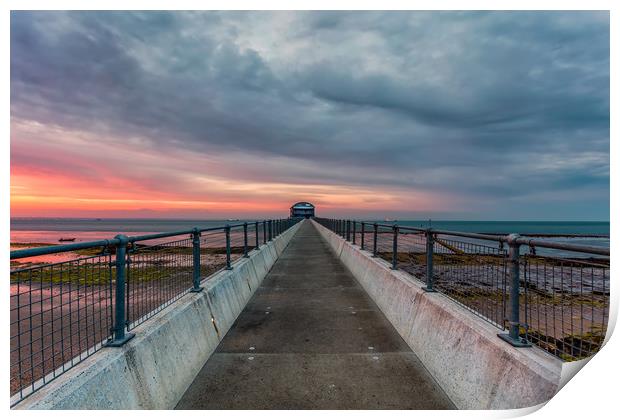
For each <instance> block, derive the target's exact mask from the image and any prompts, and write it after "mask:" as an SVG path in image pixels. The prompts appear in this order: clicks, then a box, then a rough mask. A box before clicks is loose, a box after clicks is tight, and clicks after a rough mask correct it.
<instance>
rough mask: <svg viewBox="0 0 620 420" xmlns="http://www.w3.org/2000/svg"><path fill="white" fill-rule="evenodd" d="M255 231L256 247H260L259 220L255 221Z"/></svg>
mask: <svg viewBox="0 0 620 420" xmlns="http://www.w3.org/2000/svg"><path fill="white" fill-rule="evenodd" d="M254 233H255V234H256V249H259V245H258V222H254Z"/></svg>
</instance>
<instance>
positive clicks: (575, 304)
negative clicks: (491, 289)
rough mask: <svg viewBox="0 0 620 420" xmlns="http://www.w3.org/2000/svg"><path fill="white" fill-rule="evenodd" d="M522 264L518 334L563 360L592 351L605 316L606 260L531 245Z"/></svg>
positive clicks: (604, 325)
mask: <svg viewBox="0 0 620 420" xmlns="http://www.w3.org/2000/svg"><path fill="white" fill-rule="evenodd" d="M520 264H521V279H520V282H521V290H522V292H521V297H520V312H521V318H522V319H523V321H524V327H523V328H522V329H521V331H520V334H521V335H522V336H523V337H525V338H527V340H528V341H530V342H532V343H534V344H536V345H538V346H539V347H541V348H543V349H545V350H547V351H548V352H550V353H552V354H554V355H556V356H558V357H560V358H562V359H564V360H567V361H573V360H578V359H581V358H584V357H588V356H591V355H593V354H594V353H596V352H597V351H598V350H599V349H600V347H601V345H602V343H603V340H604V339H605V333H606V332H607V323H608V321H609V292H610V290H609V260H608V259H604V258H594V257H592V256H578V257H569V258H558V257H548V256H537V255H536V254H535V253H532V251H531V250H530V252H528V253H527V254H525V255H523V256H522V257H521V260H520Z"/></svg>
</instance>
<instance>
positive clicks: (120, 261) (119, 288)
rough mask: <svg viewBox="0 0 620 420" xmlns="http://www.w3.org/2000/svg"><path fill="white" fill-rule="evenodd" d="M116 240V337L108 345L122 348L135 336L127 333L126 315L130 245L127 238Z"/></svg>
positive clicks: (117, 236) (120, 237) (118, 237)
mask: <svg viewBox="0 0 620 420" xmlns="http://www.w3.org/2000/svg"><path fill="white" fill-rule="evenodd" d="M115 239H118V240H119V243H118V245H116V261H115V265H116V293H115V296H114V315H115V316H114V337H113V338H112V340H111V341H108V342H107V343H106V346H108V347H120V346H122V345H123V344H125V343H126V342H128V341H129V340H131V339H132V338H133V337H134V336H135V334H133V333H126V332H125V328H126V323H127V318H126V314H125V279H126V275H127V273H126V270H125V268H126V266H127V244H128V243H129V241H128V238H127V236H125V235H116V237H115Z"/></svg>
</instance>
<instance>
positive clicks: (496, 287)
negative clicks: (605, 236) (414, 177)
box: [316, 219, 610, 361]
mask: <svg viewBox="0 0 620 420" xmlns="http://www.w3.org/2000/svg"><path fill="white" fill-rule="evenodd" d="M316 220H317V222H319V223H321V224H322V225H323V226H325V227H327V228H328V229H331V230H332V231H334V232H335V233H337V234H339V235H340V236H342V237H343V238H345V239H347V238H348V239H347V240H349V241H351V242H353V239H355V244H356V245H359V246H360V247H361V248H363V249H364V250H366V251H368V252H371V253H373V255H376V256H377V257H380V258H382V259H384V260H386V261H387V262H389V263H390V264H391V265H392V268H398V269H401V270H403V271H406V272H408V273H410V274H412V275H413V276H414V277H416V278H418V279H419V280H421V281H423V282H424V283H426V286H425V290H427V291H438V292H441V293H442V294H444V295H446V296H448V297H449V298H451V299H452V300H454V301H455V302H457V303H458V304H460V305H461V306H464V307H466V308H467V309H469V310H470V311H472V312H473V313H475V314H476V315H478V316H480V317H482V318H483V319H485V320H486V321H488V322H490V323H491V324H493V325H494V326H496V327H498V328H499V329H501V330H506V329H507V330H509V331H510V333H509V334H508V335H509V336H510V337H511V338H509V339H508V340H507V341H509V342H512V343H513V344H518V345H530V344H534V345H537V346H539V347H540V348H542V349H544V350H546V351H547V352H549V353H551V354H553V355H555V356H557V357H559V358H561V359H563V360H566V361H572V360H578V359H582V358H584V357H589V356H591V355H593V354H595V353H596V352H597V351H598V350H599V349H600V347H601V345H602V343H603V341H604V338H605V333H606V331H607V324H608V320H609V267H610V264H609V248H596V247H584V246H579V245H571V244H568V245H567V244H562V243H553V242H547V241H536V240H533V239H527V238H519V237H518V235H483V234H470V233H465V232H448V231H441V230H434V229H418V228H408V227H397V226H395V225H387V224H379V223H373V222H363V223H362V222H352V221H347V220H331V219H316ZM362 225H363V226H364V229H363V232H364V234H363V240H362V234H361V232H362V228H361V226H362ZM358 228H359V229H360V231H359V232H358ZM362 242H363V247H362ZM524 245H525V246H527V247H528V248H529V251H528V252H526V253H525V254H520V251H519V249H520V248H521V247H522V246H524ZM511 249H512V250H513V251H511V252H513V253H514V255H516V259H515V260H514V261H515V262H514V263H513V260H512V259H511V255H510V252H509V251H510V250H511ZM537 249H542V250H543V254H545V255H537V253H536V250H537ZM550 251H552V252H550ZM558 251H562V252H564V254H563V255H562V256H555V255H547V254H552V253H553V252H558ZM514 265H517V266H518V267H516V270H515V267H514ZM515 273H516V274H515ZM429 274H430V277H429ZM513 286H514V287H513ZM511 289H512V290H514V291H516V292H512V290H511ZM513 308H514V309H513Z"/></svg>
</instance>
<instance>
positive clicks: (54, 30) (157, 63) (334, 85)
mask: <svg viewBox="0 0 620 420" xmlns="http://www.w3.org/2000/svg"><path fill="white" fill-rule="evenodd" d="M11 118H12V150H13V151H12V159H13V165H22V164H23V165H25V164H26V163H28V154H29V153H31V151H32V150H33V149H34V148H36V144H37V141H41V142H42V141H47V142H57V143H58V147H57V148H56V150H55V152H54V153H56V154H57V155H58V156H59V155H62V153H63V150H66V151H67V153H68V154H71V153H73V152H72V151H71V145H70V144H66V142H64V141H62V140H61V139H58V140H54V138H50V136H49V135H47V136H42V135H33V136H32V137H31V138H30V139H31V141H26V140H25V137H27V136H28V135H29V134H28V133H29V131H28V130H26V129H24V127H26V126H29V124H30V125H31V124H33V123H35V122H36V123H37V124H39V125H40V126H41V127H60V128H61V129H62V130H66V131H68V132H72V133H78V132H79V133H88V138H89V139H91V141H94V142H97V141H98V140H97V139H106V140H105V142H104V143H103V144H98V145H97V146H96V147H95V148H96V149H97V150H99V152H98V153H97V154H95V155H89V156H86V157H85V158H84V159H85V160H86V161H85V162H83V163H81V164H76V165H70V164H65V163H64V162H65V161H66V159H60V158H58V157H54V158H50V159H49V160H46V159H45V157H42V159H40V160H35V158H34V157H33V160H32V161H31V162H30V165H31V166H33V165H37V166H40V167H45V166H46V165H47V166H49V167H50V170H55V171H63V170H64V171H66V172H72V171H74V173H75V174H83V173H85V172H88V171H89V169H88V168H89V167H97V168H100V170H103V169H102V168H105V167H106V165H107V166H108V167H115V164H114V161H115V159H114V153H119V154H123V153H125V154H127V153H137V152H136V150H138V151H139V150H140V148H143V149H144V148H148V150H149V151H152V152H154V154H155V155H161V156H162V158H161V159H158V158H157V156H148V157H144V158H143V159H142V160H140V164H139V165H138V164H136V168H137V167H141V168H143V167H144V166H147V165H148V162H157V165H156V166H158V167H157V168H152V167H151V168H150V169H149V170H148V171H147V172H146V173H148V176H142V177H138V178H141V179H142V181H141V182H143V183H144V184H145V185H146V184H148V183H149V180H152V179H158V182H154V184H157V185H160V187H161V188H168V189H170V192H171V193H172V192H175V191H177V190H178V189H176V188H175V187H174V186H173V185H174V184H175V183H177V182H187V183H188V184H187V185H186V186H184V187H182V188H180V189H181V190H184V189H187V190H190V191H193V192H194V193H197V194H200V193H206V191H205V190H204V189H202V188H203V187H201V186H200V185H199V184H193V183H192V182H193V181H191V175H189V174H187V173H186V171H183V170H181V169H179V168H183V162H182V160H181V159H183V158H185V154H183V157H180V156H178V155H179V153H178V151H179V150H182V151H184V153H186V154H187V155H191V156H193V157H194V158H195V159H198V160H199V159H200V157H202V158H205V159H207V158H208V159H209V160H210V162H211V163H210V165H209V166H208V167H204V168H196V170H199V171H203V173H204V175H206V176H208V177H211V178H213V179H215V178H226V179H230V180H236V181H237V182H239V183H244V182H245V183H247V182H250V181H254V180H257V181H260V182H264V183H285V184H288V185H290V186H291V189H292V188H294V187H295V186H298V185H316V184H320V185H322V186H323V187H324V188H325V189H326V192H328V190H329V189H330V188H331V189H332V191H333V193H332V195H331V199H332V200H334V197H335V195H336V194H337V191H339V190H338V188H342V187H347V188H353V189H356V188H372V189H374V190H375V191H389V192H390V193H391V194H396V195H401V196H403V197H405V196H407V195H408V196H410V197H413V196H416V194H420V193H424V194H431V195H433V196H436V197H437V198H436V202H437V206H436V207H437V208H436V210H437V211H445V209H441V208H439V207H440V203H443V204H445V203H446V202H448V201H450V202H452V201H454V200H456V201H458V202H459V203H462V204H461V205H462V208H455V209H451V211H453V212H454V214H455V217H458V214H459V211H473V210H472V209H480V211H482V212H483V214H484V215H486V216H485V217H494V218H499V219H501V218H513V217H516V216H518V215H519V214H520V213H519V209H518V208H515V209H512V210H511V209H508V210H506V208H505V207H504V206H500V205H497V206H496V208H497V210H494V209H493V205H492V204H491V206H486V207H484V208H481V206H480V203H482V202H485V203H493V200H496V201H499V200H509V199H517V198H519V199H520V200H522V202H521V204H520V206H524V207H525V206H534V205H537V206H538V207H539V208H540V216H538V217H540V218H552V217H556V216H557V215H558V212H565V213H566V215H567V217H569V216H568V215H570V217H575V216H577V217H578V218H602V219H605V218H608V217H609V14H608V13H606V12H602V13H601V12H294V13H293V12H12V14H11ZM61 133H62V132H61ZM44 138H45V140H43V139H44ZM37 139H38V140H37ZM100 141H104V140H100ZM132 142H133V143H132ZM134 146H136V147H134ZM80 147H84V146H80ZM175 151H177V153H175ZM171 156H175V158H174V159H177V160H174V161H173V158H171ZM231 156H235V157H237V158H238V159H240V161H239V162H240V164H239V165H235V161H234V160H233V159H231ZM583 156H589V157H590V158H589V159H585V160H584V159H582V158H583ZM35 162H36V163H35ZM136 168H134V170H131V168H130V169H128V168H125V167H123V166H122V165H120V167H119V169H118V170H119V171H121V172H124V173H128V174H132V173H133V174H135V173H136V172H137V169H136ZM192 170H194V168H192ZM143 173H144V172H143ZM180 173H182V174H180ZM166 179H172V180H174V182H166ZM586 190H587V192H588V194H589V196H592V197H593V198H592V199H591V200H592V201H591V206H590V208H589V210H587V211H584V206H583V205H581V204H580V203H579V198H578V197H576V196H575V194H574V192H575V191H586ZM532 191H536V192H537V193H541V194H538V195H537V196H536V197H533V198H531V199H528V198H527V197H530V196H532ZM545 192H549V193H553V194H549V197H551V196H553V197H555V198H554V199H549V200H546V201H545V198H544V197H545V194H544V193H545ZM328 195H329V194H326V195H323V196H321V197H322V198H321V199H324V200H326V203H327V202H328V198H325V197H326V196H328ZM440 197H443V198H440ZM541 197H542V198H541ZM558 197H560V198H558ZM528 200H530V201H528ZM336 201H337V200H336ZM405 203H406V200H403V201H402V202H401V203H400V204H399V203H397V202H390V203H389V204H388V203H387V202H386V209H387V207H388V206H397V207H398V206H404V205H405ZM573 204H574V208H575V209H579V212H571V210H570V206H571V205H573ZM407 205H410V204H407ZM413 206H414V207H415V205H413ZM377 209H380V204H377ZM413 210H415V209H412V211H413ZM582 213H583V214H582Z"/></svg>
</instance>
